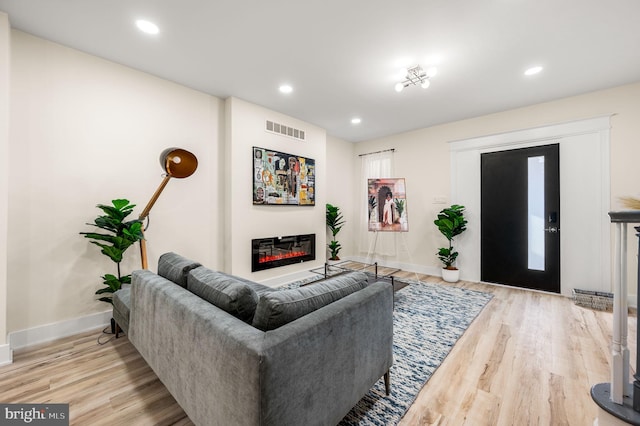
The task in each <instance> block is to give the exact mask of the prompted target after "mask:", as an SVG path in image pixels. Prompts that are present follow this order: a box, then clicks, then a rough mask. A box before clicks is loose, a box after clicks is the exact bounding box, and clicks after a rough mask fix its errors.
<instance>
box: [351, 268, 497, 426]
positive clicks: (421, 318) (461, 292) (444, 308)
mask: <svg viewBox="0 0 640 426" xmlns="http://www.w3.org/2000/svg"><path fill="white" fill-rule="evenodd" d="M403 282H408V283H409V284H410V285H409V286H407V287H405V288H403V289H402V290H400V291H398V292H396V294H395V310H394V314H393V327H394V328H393V330H394V331H393V337H394V338H393V355H394V361H393V366H392V367H391V394H390V395H389V396H386V395H385V391H384V383H383V381H382V380H378V381H377V382H376V384H375V386H374V387H373V388H372V389H371V390H370V391H369V393H368V394H367V395H365V396H364V398H362V399H361V400H360V402H359V403H358V404H357V405H356V406H355V407H354V408H353V409H352V410H351V412H350V413H349V414H348V415H347V416H346V417H345V418H344V419H343V420H342V421H341V422H340V426H347V425H360V426H363V425H376V426H387V425H396V424H398V423H399V422H400V420H401V419H402V417H403V416H404V414H405V413H406V411H407V409H408V408H409V407H410V406H411V404H413V402H414V400H415V398H416V397H417V395H418V392H420V389H422V387H423V386H424V385H425V383H426V382H427V381H428V380H429V378H430V377H431V375H432V374H433V373H434V371H435V370H436V369H437V368H438V366H440V364H441V363H442V361H443V360H444V359H445V357H446V356H447V355H448V354H449V352H450V351H451V348H453V345H455V343H456V342H457V341H458V339H459V338H460V336H462V334H463V333H464V332H465V330H466V329H467V327H468V326H469V324H471V322H472V321H473V320H474V319H475V318H476V316H477V315H478V314H479V313H480V311H482V309H483V308H484V306H485V305H486V304H487V303H488V302H489V300H491V298H492V297H493V295H491V294H488V293H483V292H479V291H473V290H467V289H463V288H457V287H449V286H445V285H438V284H432V283H428V282H417V281H409V280H407V281H405V280H403Z"/></svg>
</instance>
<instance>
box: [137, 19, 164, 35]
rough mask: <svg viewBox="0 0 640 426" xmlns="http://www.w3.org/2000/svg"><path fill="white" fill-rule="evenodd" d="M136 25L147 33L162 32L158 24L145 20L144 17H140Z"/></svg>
mask: <svg viewBox="0 0 640 426" xmlns="http://www.w3.org/2000/svg"><path fill="white" fill-rule="evenodd" d="M136 26H137V27H138V29H139V30H140V31H142V32H145V33H147V34H158V33H159V32H160V29H159V28H158V26H157V25H156V24H154V23H153V22H149V21H145V20H144V19H138V20H137V21H136Z"/></svg>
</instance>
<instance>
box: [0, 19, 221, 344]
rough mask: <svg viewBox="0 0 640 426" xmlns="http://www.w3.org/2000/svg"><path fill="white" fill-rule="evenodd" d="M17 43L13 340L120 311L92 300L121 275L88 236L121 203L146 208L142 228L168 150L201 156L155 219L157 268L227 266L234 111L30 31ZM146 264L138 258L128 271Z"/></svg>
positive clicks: (133, 252) (17, 35) (132, 254)
mask: <svg viewBox="0 0 640 426" xmlns="http://www.w3.org/2000/svg"><path fill="white" fill-rule="evenodd" d="M0 34H1V33H0ZM11 35H12V41H11V43H12V44H11V48H12V55H11V73H12V78H11V121H10V124H11V127H10V139H9V158H10V161H9V167H8V170H9V184H10V186H9V194H8V197H3V199H8V203H7V204H8V208H9V213H8V215H9V219H8V221H9V232H8V247H9V252H8V254H7V256H6V257H5V256H0V258H2V259H3V260H4V259H5V258H6V259H8V265H9V266H8V279H7V281H8V301H9V303H8V327H7V328H8V330H7V331H8V332H13V331H16V330H23V329H29V328H32V327H37V326H41V325H44V324H49V323H54V322H60V321H64V320H68V319H72V318H76V317H82V316H86V315H90V314H93V313H96V312H101V311H105V310H110V307H109V306H108V305H106V304H104V303H103V302H97V301H95V299H94V297H95V296H94V295H93V293H94V292H95V291H96V290H97V289H98V288H100V287H101V286H102V285H101V280H100V275H102V274H104V273H115V272H116V271H115V265H114V264H113V263H112V262H111V261H110V260H109V259H108V258H107V257H105V256H103V255H101V254H100V253H99V249H98V248H97V247H95V246H94V245H92V244H90V243H89V241H88V240H86V239H84V238H82V237H81V236H80V235H79V234H78V233H79V232H81V231H90V230H92V229H93V228H91V227H89V226H86V225H85V223H86V222H91V221H92V220H93V219H94V218H95V216H97V215H98V214H99V213H100V211H99V210H98V209H96V208H95V205H96V204H98V203H109V202H110V201H111V200H112V199H114V198H127V199H129V200H131V201H133V202H135V203H136V204H137V205H138V207H137V208H136V211H135V215H134V216H132V218H135V217H136V216H137V215H138V214H139V213H140V211H141V210H142V208H143V207H144V206H145V205H146V203H147V201H148V200H149V198H150V197H151V195H152V194H153V192H154V191H155V189H156V188H157V187H158V185H159V184H160V182H161V179H162V173H163V169H162V168H161V166H160V164H159V161H158V157H159V155H160V152H161V151H162V150H163V149H165V148H167V147H172V146H177V147H181V148H184V149H187V150H189V151H191V152H193V153H194V154H195V155H196V156H197V157H198V160H199V167H198V170H197V171H196V173H195V174H194V175H193V176H191V177H189V178H187V179H174V180H172V181H170V182H169V184H168V186H167V188H166V189H165V191H164V192H163V194H162V196H161V197H160V199H159V200H158V202H157V203H156V205H155V206H154V208H153V210H152V211H151V216H150V217H151V227H150V228H149V230H148V231H147V233H146V236H147V239H148V253H149V265H150V269H155V267H156V264H157V258H158V256H159V255H160V254H162V253H164V252H166V251H175V252H178V253H181V254H184V255H185V256H188V257H192V258H195V259H197V260H199V261H201V262H203V263H206V264H208V265H210V266H211V267H214V268H216V267H221V266H222V244H221V235H220V232H219V230H220V225H219V224H220V222H221V220H222V218H221V213H220V211H219V209H220V208H221V206H220V199H219V191H217V190H216V189H217V188H218V185H220V180H221V178H222V176H221V173H220V164H219V163H220V162H221V156H220V149H221V145H222V144H221V141H220V135H221V133H222V131H223V129H221V126H222V125H223V123H222V122H221V117H222V116H223V109H224V104H223V102H222V101H221V100H219V99H217V98H214V97H211V96H209V95H205V94H203V93H199V92H196V91H194V90H191V89H188V88H185V87H183V86H179V85H177V84H174V83H171V82H168V81H166V80H162V79H159V78H155V77H152V76H150V75H148V74H145V73H142V72H139V71H135V70H132V69H130V68H126V67H124V66H121V65H118V64H115V63H112V62H108V61H105V60H102V59H99V58H96V57H94V56H90V55H87V54H84V53H81V52H79V51H76V50H73V49H69V48H66V47H63V46H60V45H58V44H55V43H52V42H49V41H46V40H43V39H40V38H37V37H34V36H31V35H28V34H25V33H22V32H20V31H16V30H14V31H12V33H11ZM1 37H2V36H1V35H0V40H1ZM0 46H2V43H0ZM0 51H1V50H0ZM0 63H4V61H0ZM0 70H1V68H0ZM2 74H3V73H2V72H1V71H0V84H1V82H2V81H3V78H2V77H1V76H2ZM0 93H6V92H5V91H4V90H1V88H0ZM2 99H3V102H5V98H4V97H3V98H2ZM1 111H2V109H1V107H0V117H2V113H1ZM1 135H2V133H1V132H0V142H2V136H1ZM0 146H2V147H4V146H5V144H4V143H2V144H0ZM0 149H2V148H0ZM0 157H1V158H3V159H4V158H6V156H5V155H0ZM0 170H4V168H0ZM0 182H1V178H0ZM1 188H2V187H1V186H0V196H1V195H2V192H1V191H2V189H1ZM2 205H3V206H4V205H6V204H5V203H2ZM1 219H2V216H1V214H0V223H2V220H1ZM0 229H1V227H0ZM0 236H2V231H1V230H0ZM1 248H2V247H1V246H0V251H1ZM139 262H140V258H139V253H138V250H137V247H135V248H131V249H130V250H129V251H128V252H127V253H126V254H125V262H123V265H122V266H123V272H125V273H128V272H130V271H131V270H132V269H136V268H139V265H140V263H139ZM0 272H1V264H0ZM0 283H1V281H0ZM0 290H1V284H0ZM3 299H4V298H3ZM2 335H3V336H4V333H2Z"/></svg>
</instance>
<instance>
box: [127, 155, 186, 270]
mask: <svg viewBox="0 0 640 426" xmlns="http://www.w3.org/2000/svg"><path fill="white" fill-rule="evenodd" d="M160 165H161V166H162V168H164V170H165V171H166V172H167V174H166V175H165V176H164V179H162V182H161V183H160V186H159V187H158V189H156V192H155V193H154V194H153V196H152V197H151V199H150V200H149V202H148V203H147V206H146V207H145V208H144V210H143V211H142V213H140V217H139V218H138V219H140V220H141V221H144V220H145V219H146V218H147V216H149V212H150V211H151V208H152V207H153V205H154V204H155V203H156V201H157V200H158V197H160V194H161V193H162V190H163V189H164V187H165V186H167V183H169V179H171V178H178V179H182V178H186V177H189V176H191V175H192V174H193V172H195V171H196V169H197V168H198V159H197V158H196V156H195V155H193V154H192V153H190V152H189V151H186V150H184V149H180V148H167V149H165V150H164V151H162V153H161V154H160ZM145 231H146V228H145ZM140 258H141V259H142V269H147V266H148V263H147V242H146V240H145V239H144V238H143V239H142V240H140Z"/></svg>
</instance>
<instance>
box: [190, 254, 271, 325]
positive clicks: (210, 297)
mask: <svg viewBox="0 0 640 426" xmlns="http://www.w3.org/2000/svg"><path fill="white" fill-rule="evenodd" d="M187 290H189V291H190V292H192V293H193V294H195V295H196V296H199V297H201V298H202V299H204V300H206V301H208V302H209V303H211V304H212V305H215V306H217V307H218V308H220V309H222V310H223V311H226V312H228V313H229V314H231V315H233V316H234V317H236V318H238V319H240V320H242V321H244V322H246V323H249V324H251V321H252V319H253V314H254V313H255V311H256V305H257V303H258V295H257V294H256V292H255V291H254V290H253V289H252V288H251V287H250V286H249V285H248V284H247V283H244V282H242V281H240V280H237V279H235V278H234V277H233V276H230V275H226V274H223V273H221V272H217V271H212V270H211V269H208V268H205V267H204V266H201V267H199V268H196V269H193V270H191V272H190V273H189V276H188V278H187Z"/></svg>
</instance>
